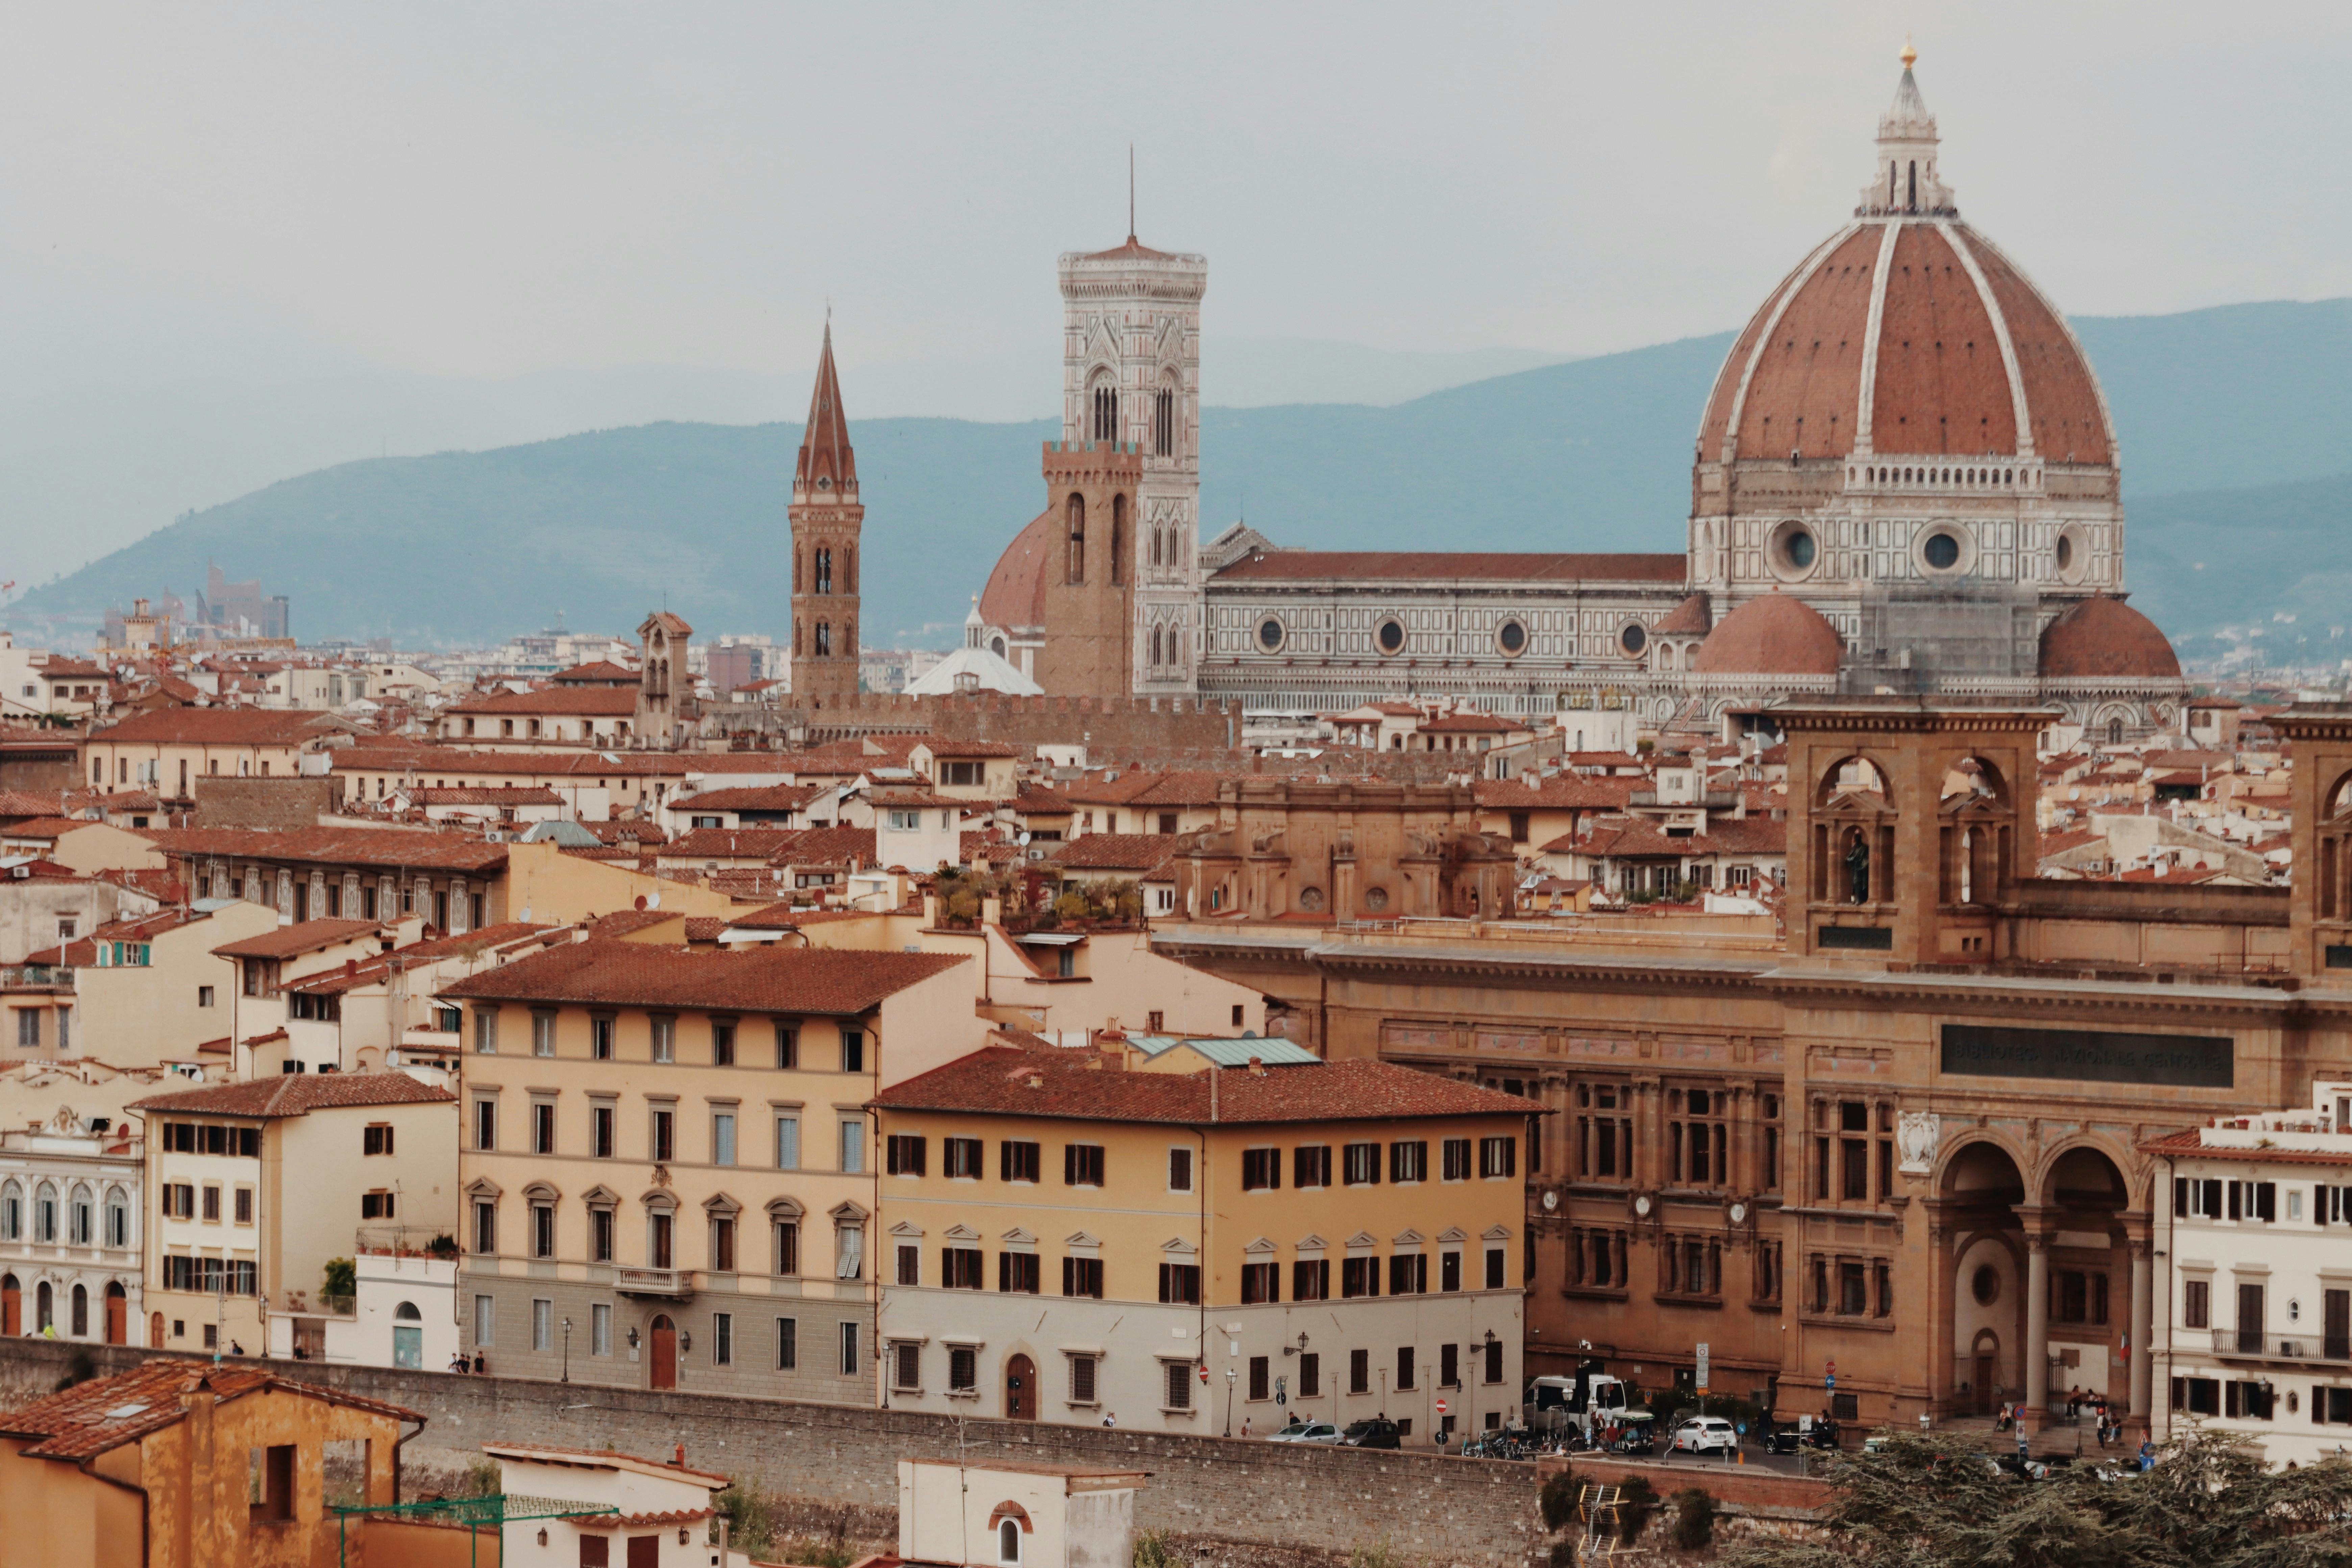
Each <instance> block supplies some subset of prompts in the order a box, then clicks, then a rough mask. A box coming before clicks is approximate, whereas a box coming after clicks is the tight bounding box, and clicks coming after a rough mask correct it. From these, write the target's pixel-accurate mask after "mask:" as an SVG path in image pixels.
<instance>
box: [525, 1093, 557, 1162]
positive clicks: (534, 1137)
mask: <svg viewBox="0 0 2352 1568" xmlns="http://www.w3.org/2000/svg"><path fill="white" fill-rule="evenodd" d="M530 1152H532V1153H534V1154H552V1153H554V1152H555V1107H554V1106H552V1105H551V1104H549V1103H548V1102H547V1101H546V1100H533V1101H532V1102H531V1107H530Z"/></svg>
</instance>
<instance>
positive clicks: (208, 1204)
mask: <svg viewBox="0 0 2352 1568" xmlns="http://www.w3.org/2000/svg"><path fill="white" fill-rule="evenodd" d="M204 1194H205V1220H206V1221H207V1222H208V1223H210V1224H213V1225H218V1224H219V1223H220V1216H221V1202H220V1195H221V1190H220V1188H218V1187H216V1186H213V1185H209V1184H207V1185H206V1186H205V1189H204ZM56 1228H57V1227H56V1226H54V1225H52V1226H50V1230H51V1233H52V1235H53V1236H54V1233H55V1231H56Z"/></svg>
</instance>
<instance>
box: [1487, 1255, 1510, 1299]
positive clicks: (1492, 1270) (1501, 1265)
mask: <svg viewBox="0 0 2352 1568" xmlns="http://www.w3.org/2000/svg"><path fill="white" fill-rule="evenodd" d="M1507 1268H1508V1265H1507V1263H1506V1262H1505V1261H1504V1254H1503V1249H1502V1248H1501V1247H1488V1248H1487V1249H1486V1289H1489V1290H1501V1289H1507V1288H1508V1286H1507V1281H1506V1280H1505V1279H1504V1273H1505V1271H1506V1269H1507Z"/></svg>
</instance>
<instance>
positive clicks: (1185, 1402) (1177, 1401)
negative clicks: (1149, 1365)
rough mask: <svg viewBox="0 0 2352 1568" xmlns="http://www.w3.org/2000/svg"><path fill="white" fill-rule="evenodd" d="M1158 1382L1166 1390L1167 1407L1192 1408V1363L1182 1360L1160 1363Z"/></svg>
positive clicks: (1175, 1408)
mask: <svg viewBox="0 0 2352 1568" xmlns="http://www.w3.org/2000/svg"><path fill="white" fill-rule="evenodd" d="M1160 1373H1161V1377H1160V1383H1161V1384H1162V1385H1163V1386H1164V1387H1165V1388H1166V1390H1167V1402H1168V1403H1167V1408H1169V1409H1171V1410H1190V1409H1192V1363H1190V1362H1182V1361H1170V1362H1162V1363H1160Z"/></svg>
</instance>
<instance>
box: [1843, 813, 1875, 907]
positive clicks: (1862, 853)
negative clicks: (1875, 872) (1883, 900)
mask: <svg viewBox="0 0 2352 1568" xmlns="http://www.w3.org/2000/svg"><path fill="white" fill-rule="evenodd" d="M1845 872H1846V878H1847V880H1848V883H1849V891H1848V893H1847V896H1846V902H1848V903H1850V904H1866V903H1868V902H1870V840H1869V839H1868V838H1867V837H1864V834H1863V831H1862V829H1861V828H1859V827H1857V828H1855V829H1854V830H1853V839H1852V841H1851V842H1849V843H1848V844H1847V845H1846V849H1845Z"/></svg>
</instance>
